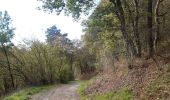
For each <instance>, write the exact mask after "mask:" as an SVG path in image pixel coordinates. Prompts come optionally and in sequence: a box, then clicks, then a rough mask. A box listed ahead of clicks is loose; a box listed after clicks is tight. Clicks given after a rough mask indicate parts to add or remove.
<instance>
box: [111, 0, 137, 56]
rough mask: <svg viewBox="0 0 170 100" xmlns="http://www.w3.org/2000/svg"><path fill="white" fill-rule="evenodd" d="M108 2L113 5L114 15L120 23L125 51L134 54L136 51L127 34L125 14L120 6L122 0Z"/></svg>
mask: <svg viewBox="0 0 170 100" xmlns="http://www.w3.org/2000/svg"><path fill="white" fill-rule="evenodd" d="M110 2H111V3H113V4H114V6H115V9H116V15H117V17H118V19H119V21H120V24H121V32H122V36H123V38H124V41H125V45H126V49H127V51H130V52H132V53H133V55H136V54H137V51H136V49H135V45H134V43H133V40H132V38H131V37H129V36H128V32H127V29H126V21H125V14H124V10H123V7H122V2H121V1H120V0H110Z"/></svg>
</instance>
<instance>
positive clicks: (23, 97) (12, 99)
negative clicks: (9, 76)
mask: <svg viewBox="0 0 170 100" xmlns="http://www.w3.org/2000/svg"><path fill="white" fill-rule="evenodd" d="M54 87H55V85H47V86H38V87H30V88H26V89H23V90H20V91H19V92H16V93H13V94H12V95H9V96H7V97H4V98H3V100H29V99H30V97H31V95H33V94H36V93H39V92H42V91H45V90H48V89H51V88H54Z"/></svg>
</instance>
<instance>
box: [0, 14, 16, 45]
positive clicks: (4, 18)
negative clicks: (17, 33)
mask: <svg viewBox="0 0 170 100" xmlns="http://www.w3.org/2000/svg"><path fill="white" fill-rule="evenodd" d="M11 24H12V20H11V18H10V16H9V14H8V12H7V11H5V12H1V11H0V43H1V47H2V44H4V43H6V46H10V45H11V39H12V38H13V36H14V33H13V31H14V28H13V27H12V26H11Z"/></svg>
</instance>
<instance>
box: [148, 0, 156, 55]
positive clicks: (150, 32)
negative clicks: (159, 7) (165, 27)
mask: <svg viewBox="0 0 170 100" xmlns="http://www.w3.org/2000/svg"><path fill="white" fill-rule="evenodd" d="M152 3H153V0H148V13H147V14H148V15H147V16H148V18H147V20H148V24H147V26H148V36H149V37H148V44H149V56H150V57H151V56H153V55H154V53H155V51H154V43H153V29H152V28H153V24H152V22H153V13H152V6H153V4H152Z"/></svg>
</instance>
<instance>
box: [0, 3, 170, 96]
mask: <svg viewBox="0 0 170 100" xmlns="http://www.w3.org/2000/svg"><path fill="white" fill-rule="evenodd" d="M38 1H40V2H42V3H43V5H42V7H40V10H44V11H45V12H49V13H52V12H54V13H57V14H60V12H62V11H64V12H65V14H66V15H68V16H72V17H73V19H74V20H75V21H78V20H79V19H81V15H82V14H84V15H88V14H89V13H90V12H91V9H93V12H92V13H90V14H91V15H90V16H89V17H88V19H87V20H84V21H83V22H82V26H83V31H84V33H85V34H84V35H83V36H82V40H81V41H79V40H70V39H69V38H67V33H61V32H60V29H58V28H57V26H55V25H53V26H51V27H49V28H48V29H47V30H46V32H45V33H46V37H47V39H46V42H45V43H43V42H40V41H38V40H32V41H23V44H21V45H17V46H15V45H13V43H12V42H11V40H12V38H13V36H14V30H15V28H14V27H15V26H14V27H13V26H12V24H11V18H10V15H8V13H7V12H6V11H5V12H0V43H1V46H0V95H3V94H6V93H9V92H10V91H12V90H15V89H18V88H22V87H25V86H32V85H45V84H54V83H60V82H61V83H65V82H68V81H70V80H74V79H75V78H77V77H78V76H80V75H86V74H88V73H93V72H100V71H105V70H110V71H115V64H114V62H115V61H119V60H120V59H125V60H126V63H127V64H128V66H127V67H128V68H129V70H131V69H132V68H133V61H134V60H135V59H136V58H145V59H155V58H156V56H164V55H167V54H169V51H170V33H169V31H170V28H169V27H170V17H169V16H170V13H169V9H170V1H169V0H101V1H100V2H99V3H98V1H95V0H67V1H65V0H38ZM23 34H24V33H23ZM159 70H161V68H159Z"/></svg>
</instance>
